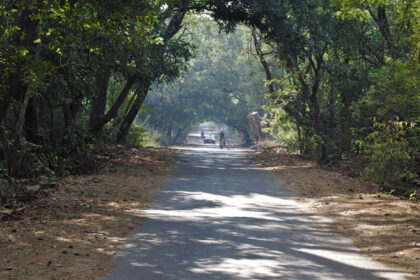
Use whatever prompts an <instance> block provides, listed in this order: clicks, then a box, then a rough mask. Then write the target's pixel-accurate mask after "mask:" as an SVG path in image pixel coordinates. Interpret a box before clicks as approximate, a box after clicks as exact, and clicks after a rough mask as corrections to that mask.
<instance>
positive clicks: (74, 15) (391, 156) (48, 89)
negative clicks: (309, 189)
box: [0, 0, 420, 188]
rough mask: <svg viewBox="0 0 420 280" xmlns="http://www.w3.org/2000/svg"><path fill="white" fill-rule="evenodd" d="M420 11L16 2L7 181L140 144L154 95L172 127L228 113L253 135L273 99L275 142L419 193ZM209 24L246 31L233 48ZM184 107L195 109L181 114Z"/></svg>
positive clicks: (341, 2) (9, 45) (343, 4)
mask: <svg viewBox="0 0 420 280" xmlns="http://www.w3.org/2000/svg"><path fill="white" fill-rule="evenodd" d="M419 9H420V4H419V1H417V0H408V1H397V0H380V1H377V0H375V1H373V0H366V1H351V0H317V1H309V0H308V1H289V0H284V1H277V0H264V1H254V0H232V1H218V0H196V1H191V0H177V1H164V0H154V1H146V0H124V1H108V0H105V1H80V0H68V1H50V0H42V1H41V0H37V1H23V0H17V1H16V0H4V1H2V2H1V4H0V69H1V75H0V123H1V126H0V136H1V151H2V152H1V155H0V161H1V170H2V172H1V173H2V174H3V175H2V178H4V179H2V182H3V181H4V182H11V181H13V180H12V178H20V177H31V176H38V175H40V174H49V175H51V176H53V175H54V174H55V173H56V172H57V171H58V170H60V169H63V168H65V166H66V164H71V159H72V158H73V159H74V158H77V157H80V155H81V154H82V153H83V152H84V150H85V148H86V147H87V144H89V143H96V144H99V143H108V142H110V143H112V142H118V143H127V142H130V141H131V140H130V137H131V136H132V135H137V134H130V128H131V127H132V123H133V121H134V120H135V119H136V116H137V114H138V112H139V110H140V108H141V106H142V105H143V103H144V100H145V98H146V96H147V94H148V92H149V89H150V88H151V87H153V88H155V89H156V90H155V91H153V92H154V93H153V94H152V95H151V96H150V97H149V99H148V102H150V105H156V104H160V103H162V104H163V103H166V104H167V105H168V106H169V107H167V108H168V109H167V110H163V111H162V110H161V109H159V108H158V107H156V106H151V107H154V111H153V112H152V115H151V116H152V117H150V118H149V121H150V123H152V122H153V123H154V124H156V125H159V126H160V129H162V130H166V131H167V130H168V129H169V130H170V129H174V127H176V128H177V129H182V128H183V127H188V126H189V125H190V124H191V123H192V122H193V120H194V121H196V120H197V121H199V120H202V119H209V118H210V117H212V118H214V117H216V118H219V120H220V121H222V122H225V123H227V124H229V125H230V126H232V127H234V128H235V129H237V130H238V131H241V132H242V133H245V134H246V131H247V123H246V119H244V116H245V115H246V113H249V112H250V111H251V110H257V109H259V110H262V108H260V105H262V102H261V98H262V92H263V91H267V92H268V94H267V98H268V99H267V100H268V101H269V104H266V105H265V106H264V110H265V112H267V113H269V114H268V116H269V118H267V119H266V120H265V121H266V122H268V123H269V124H270V125H269V127H268V128H267V132H268V133H269V134H271V136H272V137H273V138H274V139H275V140H276V141H278V142H280V143H281V144H287V145H288V146H289V148H290V149H291V150H293V149H296V150H298V151H300V153H305V154H309V155H312V156H313V157H315V158H317V159H318V160H319V161H320V162H326V163H327V162H331V161H335V160H340V159H343V158H346V159H349V158H350V159H352V158H359V159H362V161H363V165H364V171H363V174H364V175H366V176H368V177H369V178H371V179H373V180H375V181H376V182H378V183H379V184H381V185H382V186H384V187H385V188H389V187H390V186H392V185H394V184H404V185H416V184H418V181H419V171H418V170H420V164H419V158H420V155H419V147H420V136H419V131H420V128H419V116H420V104H419V102H420V98H419V94H420V93H419V92H420V84H419V83H420V79H419V76H420V73H419V69H420V68H419V67H420V66H419V62H420V52H419V48H420V45H419V40H420V35H419V34H420V18H419V14H420V11H419ZM190 12H191V13H192V12H194V13H197V14H205V16H201V17H200V16H191V17H185V16H186V14H188V13H190ZM210 18H213V19H214V20H216V22H217V23H218V24H219V26H220V27H221V29H222V30H225V31H227V32H234V30H235V29H237V32H236V33H235V34H229V35H227V37H226V38H227V40H226V41H223V40H221V39H220V37H219V36H222V35H221V34H218V33H217V32H216V31H215V29H214V28H213V27H209V28H206V27H205V25H206V24H207V25H211V24H210V23H209V22H208V21H209V19H210ZM194 20H195V21H197V23H194V22H193V21H194ZM189 21H190V22H189ZM191 21H192V22H191ZM198 21H200V23H198ZM244 26H247V28H245V27H244ZM191 32H193V34H194V32H198V33H197V34H201V35H200V36H198V37H196V38H194V35H190V33H191ZM223 36H225V35H223ZM250 38H252V41H249V46H246V44H245V41H246V40H247V39H248V40H249V39H250ZM194 46H199V47H198V49H196V50H194ZM250 46H252V47H250ZM245 49H248V51H249V52H250V53H252V55H250V57H254V58H257V59H256V60H255V61H254V62H248V60H247V59H248V58H247V56H245V55H244V50H245ZM235 53H237V54H236V55H235ZM232 54H233V55H232ZM194 55H196V57H195V58H194V59H193V60H191V59H192V58H193V57H194ZM255 62H259V63H260V65H259V66H257V65H255V66H254V64H255ZM188 69H189V71H187V70H188ZM235 71H236V74H235ZM254 73H259V74H255V75H254ZM261 73H262V74H264V76H265V77H264V78H261V81H260V82H261V84H262V82H263V81H262V80H264V79H265V80H268V81H269V82H268V83H267V87H266V88H264V87H263V86H261V87H260V88H258V86H257V85H258V81H257V80H258V79H259V78H258V75H260V74H261ZM247 75H249V76H250V78H249V79H246V76H247ZM180 77H182V79H183V80H182V79H181V80H178V81H176V82H174V83H173V84H171V83H170V82H171V81H174V80H176V79H178V78H180ZM209 77H210V78H209ZM215 81H217V83H215ZM194 85H198V86H199V88H195V87H194ZM167 89H168V90H167ZM169 89H172V90H169ZM163 91H165V92H164V93H163ZM170 93H172V94H170ZM188 96H191V99H190V100H189V99H188V98H187V97H188ZM178 97H179V98H178ZM184 98H186V99H184ZM190 102H191V103H190ZM178 103H182V105H185V104H189V105H191V106H188V110H184V111H182V112H179V111H177V112H175V111H176V110H178V109H179V108H178V107H176V106H174V105H176V104H178ZM184 108H185V107H184ZM171 110H175V111H172V112H173V113H174V114H176V116H177V117H178V118H172V120H173V124H171V125H170V126H172V127H168V126H169V124H168V123H166V124H162V119H163V114H164V113H165V114H166V113H169V112H171ZM191 116H193V117H191ZM186 119H188V120H189V121H188V122H185V120H186ZM159 122H160V123H159ZM164 126H166V127H164ZM130 135H131V136H130ZM137 136H138V135H137Z"/></svg>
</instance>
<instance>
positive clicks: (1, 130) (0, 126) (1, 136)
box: [0, 121, 12, 176]
mask: <svg viewBox="0 0 420 280" xmlns="http://www.w3.org/2000/svg"><path fill="white" fill-rule="evenodd" d="M0 140H1V146H2V150H3V156H4V162H5V163H6V168H7V172H8V175H9V176H10V175H11V174H12V156H11V154H12V153H11V151H10V146H9V140H8V138H7V134H6V125H5V124H4V121H2V122H1V123H0Z"/></svg>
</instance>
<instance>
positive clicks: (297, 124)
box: [296, 122, 304, 155]
mask: <svg viewBox="0 0 420 280" xmlns="http://www.w3.org/2000/svg"><path fill="white" fill-rule="evenodd" d="M296 130H297V134H298V141H299V153H300V154H301V155H303V153H304V145H303V144H304V143H303V139H302V132H301V130H300V125H299V123H298V122H296Z"/></svg>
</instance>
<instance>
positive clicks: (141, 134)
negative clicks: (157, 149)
mask: <svg viewBox="0 0 420 280" xmlns="http://www.w3.org/2000/svg"><path fill="white" fill-rule="evenodd" d="M148 142H149V133H148V131H147V130H146V129H145V128H144V127H143V124H137V123H134V124H132V125H131V127H130V131H129V132H128V138H127V143H128V144H129V145H135V146H146V145H147V144H148Z"/></svg>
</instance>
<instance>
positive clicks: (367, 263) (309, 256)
mask: <svg viewBox="0 0 420 280" xmlns="http://www.w3.org/2000/svg"><path fill="white" fill-rule="evenodd" d="M280 185H281V182H279V180H278V179H277V178H275V177H274V176H272V175H271V174H269V173H267V172H264V171H261V170H258V169H256V168H255V167H253V165H252V164H251V163H250V162H249V161H248V160H247V159H246V157H245V155H244V154H243V153H241V152H232V151H229V152H228V151H218V150H217V149H216V150H207V151H206V150H201V151H200V150H195V151H185V152H184V153H183V154H182V155H181V156H180V159H179V164H178V168H177V171H176V173H175V174H174V176H173V178H172V179H170V180H169V181H168V182H167V183H166V185H165V186H164V187H163V188H162V189H161V191H160V192H159V194H158V195H157V196H156V198H155V202H154V203H153V204H151V207H150V209H149V210H148V211H147V213H146V215H147V219H146V221H145V222H144V223H143V224H142V225H141V226H139V227H138V228H137V229H136V232H135V234H134V235H133V236H132V237H131V238H130V239H129V240H128V241H127V243H126V246H125V248H124V249H123V250H122V251H121V252H119V253H118V254H117V257H116V258H115V262H116V263H117V266H116V268H115V269H114V270H113V271H112V273H111V274H110V275H109V276H108V277H106V278H105V279H106V280H124V279H127V280H134V279H145V280H149V279H150V280H151V279H162V280H164V279H177V280H184V279H185V280H186V279H299V280H301V279H302V280H303V279H322V280H326V279H334V280H338V279H363V280H366V279H404V278H403V277H404V276H403V274H401V273H398V272H395V271H393V270H391V269H389V268H387V267H386V266H384V265H382V264H379V263H376V262H373V261H371V260H369V259H368V258H366V257H364V256H362V255H361V254H360V253H359V252H358V250H357V249H356V248H355V247H354V246H353V245H352V243H351V241H350V240H348V239H346V238H343V237H341V236H338V235H336V234H333V233H330V232H329V231H328V229H327V226H328V223H329V221H328V220H326V219H324V218H321V217H318V216H316V215H314V214H313V213H311V211H310V210H309V209H307V208H305V207H304V206H303V205H300V204H298V203H296V202H294V201H293V200H292V199H290V198H288V197H287V195H286V194H285V193H283V192H282V191H281V187H279V186H280Z"/></svg>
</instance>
